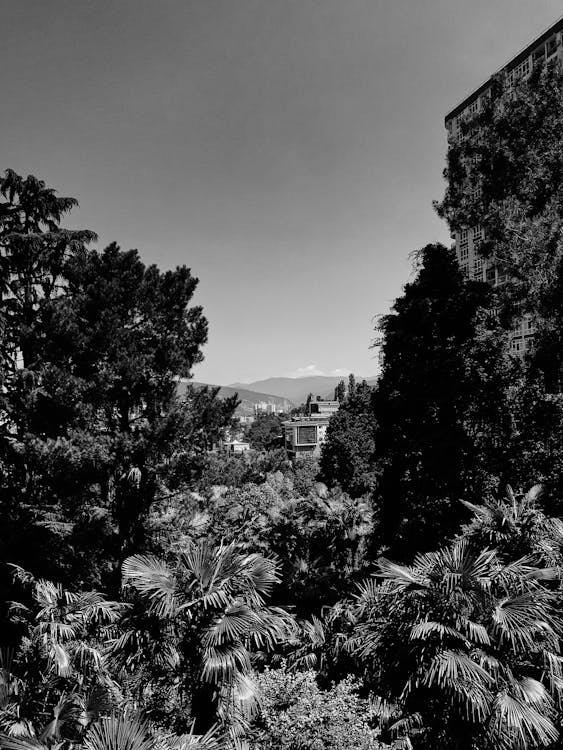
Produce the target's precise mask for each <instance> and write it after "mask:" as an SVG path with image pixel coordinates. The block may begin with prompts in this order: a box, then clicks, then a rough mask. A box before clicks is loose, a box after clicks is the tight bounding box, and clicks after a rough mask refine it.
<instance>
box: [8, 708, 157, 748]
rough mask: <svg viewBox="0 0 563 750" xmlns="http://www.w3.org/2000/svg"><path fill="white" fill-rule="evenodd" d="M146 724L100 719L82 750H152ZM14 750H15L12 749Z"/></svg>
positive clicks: (131, 719) (126, 719) (136, 720)
mask: <svg viewBox="0 0 563 750" xmlns="http://www.w3.org/2000/svg"><path fill="white" fill-rule="evenodd" d="M153 745H154V740H153V738H152V737H151V735H150V732H149V727H148V724H147V723H146V722H145V721H143V720H142V719H140V718H138V717H134V716H131V717H130V716H110V717H106V718H103V719H100V721H98V722H97V723H96V724H94V725H93V726H92V727H90V729H89V730H88V732H87V733H86V736H85V737H84V742H83V748H84V750H152V748H153ZM13 750H16V748H13Z"/></svg>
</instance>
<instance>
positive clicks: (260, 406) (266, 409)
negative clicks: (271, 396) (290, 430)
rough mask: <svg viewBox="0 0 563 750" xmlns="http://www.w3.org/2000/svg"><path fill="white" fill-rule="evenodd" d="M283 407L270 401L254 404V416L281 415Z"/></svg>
mask: <svg viewBox="0 0 563 750" xmlns="http://www.w3.org/2000/svg"><path fill="white" fill-rule="evenodd" d="M283 411H284V410H283V407H282V406H278V405H277V404H275V403H273V402H272V401H260V402H259V403H257V404H254V413H255V414H283Z"/></svg>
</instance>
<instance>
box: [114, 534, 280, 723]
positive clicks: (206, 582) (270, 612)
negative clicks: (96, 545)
mask: <svg viewBox="0 0 563 750" xmlns="http://www.w3.org/2000/svg"><path fill="white" fill-rule="evenodd" d="M122 572H123V583H124V586H125V589H126V590H127V589H133V590H134V591H136V592H137V594H138V595H139V597H140V598H141V600H142V602H144V605H145V607H146V608H147V611H148V614H149V616H151V615H152V616H157V617H158V618H159V619H160V621H161V622H163V623H164V624H165V626H166V627H165V628H164V630H163V631H162V632H163V634H164V635H165V642H164V643H163V645H162V647H163V649H168V651H169V653H172V652H176V654H177V664H178V670H177V671H178V673H179V674H180V675H181V679H182V685H181V691H182V699H183V701H186V702H189V703H191V708H192V712H193V714H194V715H195V716H196V720H197V726H198V727H201V726H204V727H205V726H206V721H207V725H209V724H211V723H213V722H214V721H219V722H220V724H221V725H222V726H223V727H228V728H229V731H230V732H231V734H232V735H233V736H236V735H237V734H238V733H239V732H240V731H241V729H242V728H243V727H244V726H245V722H246V721H247V720H248V719H249V718H250V716H251V715H253V712H254V710H255V708H256V689H255V684H254V680H253V677H252V655H253V653H255V652H256V651H262V650H268V649H272V648H273V647H274V646H275V644H276V643H278V642H279V641H281V640H283V639H285V638H287V637H288V636H289V634H290V632H291V629H292V620H291V618H290V617H289V616H288V615H287V613H285V612H284V611H283V610H281V609H276V608H271V607H267V606H266V605H265V598H266V596H268V595H269V594H270V592H271V590H272V587H273V586H274V585H275V584H276V583H277V582H278V574H277V570H276V563H275V561H274V560H271V559H269V558H266V557H262V556H261V555H258V554H248V553H246V552H241V551H240V549H239V548H238V547H237V545H236V544H235V543H234V542H233V543H231V544H221V545H219V546H212V545H211V544H209V542H207V541H205V540H203V541H200V542H199V543H198V544H195V545H193V546H192V547H191V548H190V549H188V550H187V551H186V552H184V553H182V554H180V555H178V557H177V558H176V559H175V560H174V561H173V562H172V563H171V564H168V563H166V562H164V561H162V560H159V559H157V558H155V557H153V556H147V555H134V556H133V557H129V558H128V559H127V560H125V562H124V563H123V567H122ZM126 640H127V639H123V638H122V640H121V643H120V644H116V648H115V650H116V651H118V650H119V648H125V647H126ZM131 643H133V640H132V639H130V640H129V645H130V644H131ZM134 658H135V652H134V649H133V650H130V651H129V653H128V655H127V659H129V660H130V659H134Z"/></svg>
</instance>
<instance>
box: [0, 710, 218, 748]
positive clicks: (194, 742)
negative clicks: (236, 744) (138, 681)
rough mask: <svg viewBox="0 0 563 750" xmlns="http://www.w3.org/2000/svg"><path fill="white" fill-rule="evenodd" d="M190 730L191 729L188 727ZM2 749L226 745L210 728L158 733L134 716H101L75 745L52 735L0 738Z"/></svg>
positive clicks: (206, 746) (142, 719) (202, 746)
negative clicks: (201, 730) (177, 733)
mask: <svg viewBox="0 0 563 750" xmlns="http://www.w3.org/2000/svg"><path fill="white" fill-rule="evenodd" d="M192 729H193V728H192ZM0 746H1V747H2V749H3V750H60V749H61V748H63V747H64V748H65V750H70V749H71V748H73V749H74V750H78V749H82V750H223V748H226V747H227V745H226V743H225V741H224V740H223V739H222V738H221V737H220V736H219V735H218V732H217V729H216V728H212V729H211V730H210V731H209V732H206V733H205V734H204V735H196V734H194V733H193V731H190V732H188V733H187V734H183V735H177V736H175V735H167V734H163V733H162V732H158V731H157V730H155V729H154V727H152V726H151V725H150V724H149V722H148V721H147V720H146V719H144V718H142V717H141V716H138V715H124V714H122V715H115V714H112V715H110V716H105V717H103V718H101V719H100V720H99V721H97V722H96V723H95V724H92V726H90V728H89V729H88V731H87V732H86V735H85V736H84V738H83V739H82V740H81V741H80V742H79V743H69V742H65V741H63V742H60V741H58V740H55V738H54V737H52V736H45V734H42V735H41V736H40V737H34V736H30V737H10V736H6V735H0Z"/></svg>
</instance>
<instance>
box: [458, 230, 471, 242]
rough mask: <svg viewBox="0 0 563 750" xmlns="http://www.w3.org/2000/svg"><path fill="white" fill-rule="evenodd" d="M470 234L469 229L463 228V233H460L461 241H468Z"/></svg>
mask: <svg viewBox="0 0 563 750" xmlns="http://www.w3.org/2000/svg"><path fill="white" fill-rule="evenodd" d="M468 234H469V229H462V230H461V234H460V235H459V239H460V242H467V237H468Z"/></svg>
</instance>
